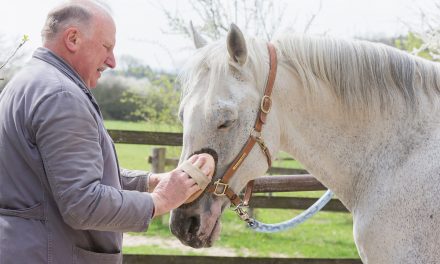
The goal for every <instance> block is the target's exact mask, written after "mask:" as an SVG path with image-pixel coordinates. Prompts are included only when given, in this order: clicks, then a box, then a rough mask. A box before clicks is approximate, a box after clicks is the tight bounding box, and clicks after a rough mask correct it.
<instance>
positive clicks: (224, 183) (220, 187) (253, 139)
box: [207, 43, 277, 220]
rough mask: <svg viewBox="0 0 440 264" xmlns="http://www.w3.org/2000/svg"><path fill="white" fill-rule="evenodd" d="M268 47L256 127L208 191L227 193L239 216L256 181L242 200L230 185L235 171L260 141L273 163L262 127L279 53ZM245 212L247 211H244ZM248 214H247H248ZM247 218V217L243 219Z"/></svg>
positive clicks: (268, 109)
mask: <svg viewBox="0 0 440 264" xmlns="http://www.w3.org/2000/svg"><path fill="white" fill-rule="evenodd" d="M267 48H268V51H269V63H270V68H269V75H268V78H267V83H266V90H265V91H264V95H263V97H262V99H261V103H260V109H259V111H258V115H257V120H256V121H255V125H254V129H253V130H252V132H251V133H250V135H249V139H248V141H247V142H246V144H245V145H244V147H243V149H242V150H241V151H240V153H239V154H238V155H237V157H236V158H235V159H234V161H233V162H232V164H231V165H230V166H229V168H228V169H227V170H226V172H225V174H224V175H223V177H221V178H220V179H218V180H217V181H216V182H214V183H213V184H210V185H209V186H208V188H207V191H208V192H210V193H213V194H215V195H217V196H224V195H226V196H227V197H228V198H229V200H231V203H232V204H234V205H235V206H236V211H237V209H239V210H240V212H238V211H237V213H238V214H239V216H240V217H241V218H243V215H242V214H243V211H241V207H242V206H247V205H248V203H249V199H250V198H251V195H252V188H253V185H254V181H253V180H252V181H250V182H249V183H248V184H247V186H246V193H245V195H244V199H243V200H241V198H240V196H238V195H237V194H236V193H235V192H234V191H233V190H232V189H231V188H230V186H229V184H228V183H229V181H230V179H231V178H232V176H234V173H235V172H236V171H237V170H238V168H239V167H240V165H241V164H243V161H244V160H245V159H246V157H247V156H248V154H249V153H250V152H251V150H252V148H253V147H254V145H255V143H258V145H259V146H260V148H261V150H262V151H263V152H264V154H265V155H266V159H267V164H268V165H269V167H270V166H271V164H272V157H271V155H270V152H269V149H268V148H267V146H266V144H265V143H264V140H263V137H262V136H261V129H262V127H263V125H264V124H265V123H266V119H267V114H268V113H269V112H270V109H271V107H272V99H271V94H272V90H273V85H274V83H275V77H276V74H277V54H276V50H275V47H274V46H273V44H271V43H267ZM244 213H245V212H244ZM246 216H247V214H246ZM243 220H245V219H243Z"/></svg>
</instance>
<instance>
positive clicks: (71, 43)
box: [63, 27, 81, 52]
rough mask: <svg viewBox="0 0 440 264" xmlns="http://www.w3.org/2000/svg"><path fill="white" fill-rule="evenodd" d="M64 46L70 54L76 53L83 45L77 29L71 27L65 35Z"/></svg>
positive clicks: (65, 31)
mask: <svg viewBox="0 0 440 264" xmlns="http://www.w3.org/2000/svg"><path fill="white" fill-rule="evenodd" d="M63 40H64V45H65V46H66V48H67V50H69V51H70V52H76V51H77V50H78V48H79V45H80V43H81V35H80V32H79V30H78V29H77V28H76V27H69V28H67V29H66V30H64V33H63Z"/></svg>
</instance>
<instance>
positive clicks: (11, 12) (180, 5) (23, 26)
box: [0, 0, 439, 71]
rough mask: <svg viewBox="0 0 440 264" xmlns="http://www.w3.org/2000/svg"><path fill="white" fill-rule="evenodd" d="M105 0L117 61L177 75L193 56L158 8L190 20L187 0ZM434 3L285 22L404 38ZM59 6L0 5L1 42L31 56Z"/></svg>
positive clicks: (372, 0) (17, 0)
mask: <svg viewBox="0 0 440 264" xmlns="http://www.w3.org/2000/svg"><path fill="white" fill-rule="evenodd" d="M103 1H104V2H107V3H108V5H109V6H110V7H111V9H112V11H113V15H114V19H115V22H116V26H117V36H116V39H117V42H116V48H115V55H116V57H117V58H120V56H122V55H130V56H133V57H135V58H137V59H138V60H140V61H141V62H142V63H144V64H147V65H149V66H151V67H152V68H155V69H164V70H169V71H178V68H179V67H180V66H181V65H182V63H184V61H185V59H186V58H188V57H189V56H190V55H191V53H192V52H193V45H192V41H191V40H190V39H189V38H184V37H182V36H177V35H175V34H174V35H173V34H169V33H167V32H169V28H168V24H167V20H166V18H165V16H164V14H163V11H162V10H161V8H160V6H161V5H162V6H163V8H166V9H167V10H170V11H173V12H174V11H175V10H179V12H180V13H181V14H182V16H183V17H184V19H185V20H190V19H192V17H195V14H194V12H193V11H192V10H191V8H190V7H189V5H188V1H187V0H160V1H159V0H125V1H122V0H103ZM222 1H227V0H222ZM273 1H274V3H275V4H278V3H279V1H277V0H273ZM435 1H436V0H418V1H415V0H290V1H289V0H288V1H286V2H287V3H288V5H287V6H286V7H285V13H284V18H285V21H287V22H286V23H291V24H292V25H294V27H298V31H300V30H302V28H304V25H305V21H307V20H309V19H310V17H311V16H312V15H314V14H316V15H317V16H316V19H315V20H314V23H313V24H312V26H311V28H310V31H309V32H308V33H309V34H322V33H326V34H327V35H332V36H337V37H343V38H353V37H362V38H371V37H382V36H386V37H389V36H396V35H399V34H405V33H406V32H407V31H408V27H414V28H417V25H418V23H419V22H420V18H419V15H418V14H419V12H418V10H419V9H429V7H430V6H432V4H433V3H434V2H435ZM62 2H63V1H61V0H44V1H43V0H38V1H35V0H0V7H1V15H0V42H5V43H7V44H8V45H9V46H11V47H13V46H14V43H19V41H20V39H21V37H22V36H23V35H24V34H26V35H28V36H29V37H30V41H29V42H27V43H26V45H25V49H23V51H21V52H25V54H29V55H28V56H30V54H31V53H32V50H34V49H35V48H36V47H38V46H40V45H41V40H40V30H41V28H42V26H43V23H44V20H45V18H46V14H47V13H48V11H49V10H50V9H52V8H53V7H54V6H56V5H58V4H59V3H62ZM437 2H439V1H438V0H437ZM320 3H321V8H319V6H320ZM318 10H319V11H318ZM195 21H197V19H195ZM238 26H239V27H240V25H238ZM0 44H2V43H0ZM0 46H3V45H0ZM5 57H7V55H6V53H3V52H2V53H0V61H1V60H2V59H4V58H5Z"/></svg>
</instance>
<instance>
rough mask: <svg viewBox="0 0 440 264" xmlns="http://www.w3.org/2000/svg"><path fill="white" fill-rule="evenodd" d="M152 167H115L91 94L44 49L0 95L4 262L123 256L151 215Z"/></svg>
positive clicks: (117, 259) (0, 256)
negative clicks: (130, 236)
mask: <svg viewBox="0 0 440 264" xmlns="http://www.w3.org/2000/svg"><path fill="white" fill-rule="evenodd" d="M148 176H149V174H148V173H146V172H141V171H127V170H119V166H118V160H117V157H116V152H115V149H114V145H113V141H112V139H111V138H110V136H109V135H108V133H107V131H106V129H105V128H104V125H103V120H102V118H101V114H100V111H99V107H98V105H97V104H96V102H95V100H94V98H93V96H92V95H91V94H90V91H89V90H88V89H87V87H86V86H85V84H84V83H83V82H82V80H81V78H80V77H79V76H78V75H77V73H76V72H75V71H74V70H73V69H72V68H71V67H70V66H69V65H68V64H67V63H65V62H64V61H63V60H62V59H60V58H59V57H57V56H56V55H55V54H53V53H52V52H50V51H49V50H47V49H44V48H39V49H37V50H36V51H35V53H34V55H33V58H32V59H31V61H30V62H29V63H28V64H27V65H26V66H25V67H24V68H23V69H22V70H21V71H20V72H19V73H18V74H16V76H15V77H14V78H13V79H12V80H11V81H10V82H9V83H8V85H7V86H6V88H5V89H4V91H3V92H2V93H1V94H0V263H1V264H9V263H19V264H21V263H23V264H26V263H62V264H67V263H106V264H107V263H109V264H110V263H122V255H121V247H122V232H125V231H144V230H146V229H147V227H148V224H149V221H150V220H151V215H152V213H153V208H154V205H153V201H152V199H151V195H150V194H148V193H143V192H145V191H147V190H146V188H147V182H148Z"/></svg>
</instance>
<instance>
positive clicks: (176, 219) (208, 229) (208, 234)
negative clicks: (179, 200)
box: [170, 197, 224, 248]
mask: <svg viewBox="0 0 440 264" xmlns="http://www.w3.org/2000/svg"><path fill="white" fill-rule="evenodd" d="M223 203H224V201H223V200H222V199H212V198H208V197H203V199H200V200H198V201H197V202H196V203H194V204H191V205H190V206H185V207H183V208H177V209H175V210H173V211H172V212H171V219H170V229H171V233H173V234H174V235H175V236H176V237H177V238H178V239H179V240H180V242H182V244H184V245H186V246H190V247H193V248H203V247H211V246H212V245H213V244H214V242H215V241H216V240H217V239H218V238H219V236H220V231H221V223H220V217H221V214H222V209H223V208H224V206H223ZM207 204H210V206H206V205H207ZM205 208H206V209H205Z"/></svg>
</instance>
